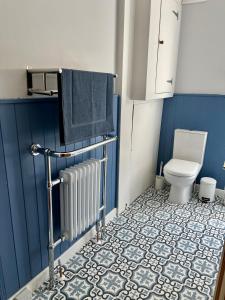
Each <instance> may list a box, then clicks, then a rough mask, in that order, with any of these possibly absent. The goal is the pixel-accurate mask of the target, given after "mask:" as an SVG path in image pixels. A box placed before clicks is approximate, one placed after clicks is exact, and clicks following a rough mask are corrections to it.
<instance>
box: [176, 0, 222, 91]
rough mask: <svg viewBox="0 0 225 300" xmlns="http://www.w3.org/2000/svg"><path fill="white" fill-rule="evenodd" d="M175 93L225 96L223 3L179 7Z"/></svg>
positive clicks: (213, 0)
mask: <svg viewBox="0 0 225 300" xmlns="http://www.w3.org/2000/svg"><path fill="white" fill-rule="evenodd" d="M176 92H177V93H205V94H225V0H208V1H207V2H205V3H199V4H192V5H184V6H183V16H182V24H181V42H180V50H179V60H178V70H177V82H176Z"/></svg>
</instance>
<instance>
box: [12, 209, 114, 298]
mask: <svg viewBox="0 0 225 300" xmlns="http://www.w3.org/2000/svg"><path fill="white" fill-rule="evenodd" d="M116 216H117V208H114V209H113V210H112V211H111V212H110V213H108V214H107V216H106V224H107V223H109V222H110V221H112V219H113V218H114V217H116ZM95 234H96V228H95V226H93V227H92V228H91V229H90V230H89V231H88V232H87V233H85V235H84V236H82V237H81V238H80V239H79V240H78V241H77V242H76V243H75V244H74V245H73V246H72V247H70V248H69V249H68V250H67V251H66V252H64V253H63V254H62V255H61V256H60V257H58V258H57V261H58V260H59V259H60V260H61V263H62V264H64V263H65V262H66V261H68V259H69V258H71V257H72V256H73V255H74V254H75V253H76V252H78V251H80V249H81V248H82V247H83V246H84V245H85V244H86V243H87V242H88V241H89V240H91V239H92V238H93V237H94V236H95ZM55 262H56V261H55ZM48 278H49V273H48V267H46V268H45V269H44V270H43V271H42V272H41V273H39V274H38V275H37V276H35V277H34V278H33V279H32V280H31V281H30V282H28V283H27V284H26V285H25V286H24V287H23V288H21V289H20V290H19V291H18V292H16V293H15V294H14V295H13V296H12V297H10V298H9V300H15V299H16V298H17V296H19V294H20V293H22V292H25V293H26V290H27V292H28V293H30V292H33V291H34V290H36V289H37V288H38V287H40V285H42V283H43V282H44V281H46V280H48ZM27 299H28V298H27ZM30 300H31V298H30Z"/></svg>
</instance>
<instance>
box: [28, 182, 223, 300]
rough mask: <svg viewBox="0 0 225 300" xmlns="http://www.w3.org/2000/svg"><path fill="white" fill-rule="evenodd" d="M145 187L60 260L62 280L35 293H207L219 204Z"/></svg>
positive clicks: (218, 235) (190, 296) (198, 299)
mask: <svg viewBox="0 0 225 300" xmlns="http://www.w3.org/2000/svg"><path fill="white" fill-rule="evenodd" d="M167 198H168V192H167V191H164V192H160V193H155V191H154V189H153V188H150V189H148V190H147V191H146V192H145V193H144V194H143V195H141V196H140V197H139V198H138V199H137V200H136V201H135V202H134V203H133V205H132V206H131V207H130V208H128V209H127V210H126V211H125V212H124V213H122V214H121V215H120V216H119V217H118V218H115V219H114V221H113V222H111V223H110V224H109V225H108V226H107V236H106V241H105V242H104V244H103V245H102V246H99V245H97V244H94V243H93V242H92V241H90V242H89V243H88V244H87V245H86V246H85V247H84V248H83V249H82V250H81V251H80V253H79V254H76V255H75V256H74V257H72V258H71V259H70V260H69V261H68V262H67V264H66V266H65V268H66V271H65V275H66V280H65V281H64V282H62V283H61V284H60V285H58V287H57V288H56V289H55V290H53V291H44V292H43V287H42V288H40V289H39V290H38V291H36V292H35V293H34V295H33V300H37V299H40V300H41V299H57V300H63V299H79V300H81V299H96V300H97V299H107V300H111V299H126V300H129V299H132V300H135V299H152V300H163V299H170V300H175V299H182V300H203V299H207V300H209V299H212V295H213V292H214V289H215V279H216V276H217V273H218V268H219V262H220V257H221V251H222V247H223V242H224V238H225V206H223V205H222V204H221V199H219V198H217V200H216V202H214V203H212V204H201V203H199V202H198V200H196V199H194V198H193V199H192V201H191V202H190V203H189V204H187V205H175V204H171V203H169V202H168V201H167Z"/></svg>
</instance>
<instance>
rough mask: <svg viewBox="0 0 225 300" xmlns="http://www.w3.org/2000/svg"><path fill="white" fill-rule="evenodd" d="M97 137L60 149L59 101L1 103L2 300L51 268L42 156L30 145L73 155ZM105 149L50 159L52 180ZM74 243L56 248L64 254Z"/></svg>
mask: <svg viewBox="0 0 225 300" xmlns="http://www.w3.org/2000/svg"><path fill="white" fill-rule="evenodd" d="M118 109H119V98H118V97H117V96H115V97H114V126H115V132H113V134H117V133H118V126H117V123H118V121H117V120H118ZM100 139H101V138H96V139H95V138H94V139H91V140H89V141H84V142H81V143H77V144H74V145H69V146H66V147H60V141H59V128H58V101H57V98H45V99H43V98H42V99H40V98H39V99H30V100H28V99H21V100H12V101H11V100H7V101H4V100H0V172H1V174H0V241H1V242H0V299H1V300H3V299H4V300H5V299H7V298H8V297H9V296H10V295H12V294H13V293H15V292H16V291H17V290H18V289H19V288H21V287H22V286H24V285H25V284H26V283H27V282H28V281H30V280H31V279H32V278H33V277H34V276H35V275H37V274H38V273H39V272H40V271H41V270H43V269H44V268H45V267H46V266H47V264H48V253H47V245H48V222H47V200H46V196H47V195H46V183H45V164H44V157H43V156H41V155H39V156H37V157H33V156H32V155H31V154H30V152H29V147H30V145H31V144H32V143H39V144H40V145H42V146H44V147H49V148H51V149H56V150H57V151H70V150H73V149H76V148H80V147H84V146H87V145H89V144H90V143H94V142H97V141H98V140H100ZM108 154H109V163H108V181H107V212H109V211H111V210H112V209H113V208H115V207H116V201H117V199H116V198H117V196H116V189H117V182H116V180H117V179H116V178H117V176H116V173H117V144H116V143H113V144H110V145H109V146H108ZM101 156H102V149H97V150H95V151H92V152H91V153H89V154H83V155H80V156H78V157H76V158H68V159H63V158H62V159H54V158H53V159H52V166H53V167H52V175H53V178H56V177H57V176H58V172H59V170H61V169H64V168H66V167H69V166H71V165H74V164H76V163H79V162H81V161H83V160H86V159H88V158H90V157H96V158H101ZM58 192H59V191H58V189H57V188H54V190H53V199H54V220H55V224H54V226H55V238H57V237H58V236H59V233H60V223H59V219H60V218H59V193H58ZM69 246H71V243H70V242H65V243H63V244H61V245H59V246H58V247H57V248H56V256H59V255H60V254H61V253H63V252H64V251H65V250H66V249H67V248H68V247H69Z"/></svg>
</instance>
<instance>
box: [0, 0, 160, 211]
mask: <svg viewBox="0 0 225 300" xmlns="http://www.w3.org/2000/svg"><path fill="white" fill-rule="evenodd" d="M135 1H136V0H118V1H116V0H110V1H105V0H66V1H62V0H48V1H46V0H38V1H37V0H20V1H14V0H0V27H1V28H4V30H1V31H0V98H11V97H24V96H25V95H26V76H25V74H26V72H25V69H26V66H27V65H29V66H32V67H34V68H43V67H44V68H47V67H70V68H71V67H72V68H80V69H83V70H96V71H102V72H113V73H114V72H116V73H118V74H119V79H118V82H117V83H118V85H117V92H118V93H119V94H120V95H121V132H120V135H121V136H120V169H119V174H120V178H119V202H120V210H123V209H124V207H125V205H126V204H130V202H131V201H133V200H134V199H135V198H136V197H137V196H138V195H140V194H141V193H142V192H143V191H144V190H145V188H146V187H147V186H149V185H150V184H152V183H153V180H154V174H155V166H156V161H157V152H158V151H157V150H158V142H159V132H160V122H161V112H162V101H160V100H159V101H154V102H151V103H150V102H149V103H145V104H144V103H141V102H140V103H138V104H136V103H135V101H132V99H131V98H130V90H131V88H130V87H131V84H132V80H131V79H132V69H131V65H132V54H133V51H132V48H133V30H134V13H135ZM133 108H134V115H133ZM133 117H134V119H133ZM133 121H134V122H133ZM140 135H142V136H143V137H144V138H143V139H140Z"/></svg>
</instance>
